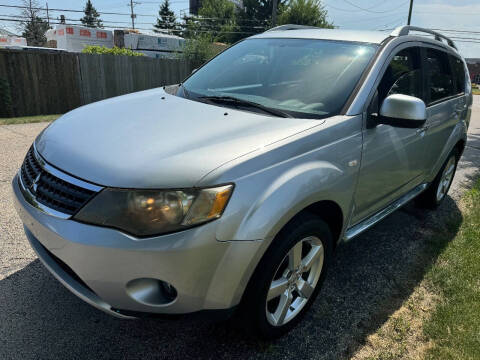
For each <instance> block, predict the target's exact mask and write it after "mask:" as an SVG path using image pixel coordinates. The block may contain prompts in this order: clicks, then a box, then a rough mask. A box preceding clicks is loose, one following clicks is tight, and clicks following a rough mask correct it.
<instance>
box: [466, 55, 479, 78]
mask: <svg viewBox="0 0 480 360" xmlns="http://www.w3.org/2000/svg"><path fill="white" fill-rule="evenodd" d="M465 61H466V62H467V67H468V72H469V73H470V80H471V81H472V83H474V84H480V59H474V58H470V59H465Z"/></svg>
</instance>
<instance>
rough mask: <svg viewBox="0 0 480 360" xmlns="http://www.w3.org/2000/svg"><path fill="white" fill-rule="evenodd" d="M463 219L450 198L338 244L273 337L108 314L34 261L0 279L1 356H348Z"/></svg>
mask: <svg viewBox="0 0 480 360" xmlns="http://www.w3.org/2000/svg"><path fill="white" fill-rule="evenodd" d="M461 222H462V215H461V212H460V210H459V209H458V207H457V204H456V203H455V201H453V200H452V199H451V198H450V197H448V198H447V199H446V200H445V202H444V203H443V204H442V206H441V207H440V208H439V209H438V210H437V211H426V210H422V209H419V208H416V207H415V206H414V205H413V204H408V205H407V206H406V207H404V208H403V209H402V210H400V211H397V212H396V213H394V214H392V215H391V216H390V217H388V218H387V219H385V220H384V221H382V222H381V223H380V224H378V225H377V226H375V227H374V228H372V229H370V230H369V231H367V232H365V233H364V234H362V235H360V236H359V237H357V238H356V239H354V240H352V241H350V242H349V243H344V244H341V245H340V246H339V247H338V248H337V251H336V256H335V259H334V260H333V262H332V265H331V267H330V270H329V273H328V276H327V279H326V281H325V284H324V287H323V289H322V290H321V292H320V294H319V296H318V298H317V300H316V301H315V303H314V304H313V306H312V308H311V310H310V311H309V312H308V313H307V315H306V316H305V318H304V321H303V322H302V323H301V324H300V325H299V326H297V327H296V328H295V329H293V330H292V332H291V333H289V334H287V335H286V336H284V337H283V338H281V339H278V340H276V341H273V342H262V341H257V340H255V339H252V338H250V337H248V336H246V335H244V334H243V333H242V332H241V331H239V330H237V329H236V326H233V325H232V323H233V322H234V321H232V322H230V323H228V322H227V323H218V324H215V323H208V322H204V321H200V320H193V319H188V318H186V319H180V320H175V321H166V320H158V319H149V320H138V321H130V320H119V319H116V318H113V317H111V316H109V315H106V314H104V313H102V312H100V311H98V310H96V309H94V308H92V307H90V306H89V305H87V304H85V303H83V302H82V301H81V300H79V299H77V298H76V297H75V296H74V295H72V294H71V293H70V292H69V291H68V290H66V289H65V288H64V287H63V286H62V285H61V284H60V283H59V282H57V281H56V280H55V279H54V278H53V276H52V275H50V274H49V273H48V271H47V270H46V269H45V268H44V267H43V266H42V264H41V263H40V262H39V260H35V261H33V262H32V263H30V264H29V265H28V266H26V267H25V268H23V269H22V270H20V271H18V272H16V273H14V274H12V275H11V276H9V277H7V278H5V279H3V280H1V281H0V301H1V302H2V303H3V309H5V311H4V312H3V313H1V314H0V358H5V359H7V358H8V359H10V358H22V359H30V358H35V359H38V358H48V359H54V358H68V359H74V358H94V359H103V358H110V359H113V358H115V359H118V358H142V359H150V358H168V359H177V358H178V359H187V358H215V359H218V358H242V359H244V358H270V357H279V356H281V357H282V358H299V357H305V358H311V357H315V358H319V359H342V358H349V357H350V356H351V355H352V354H353V353H354V352H355V350H356V349H358V347H359V346H361V345H362V344H363V343H364V342H365V340H366V337H367V336H368V335H369V334H371V333H372V332H375V331H376V330H377V329H378V328H379V327H380V326H381V325H382V324H383V323H384V322H385V321H386V320H387V319H388V318H389V316H390V315H391V314H392V313H393V312H395V311H396V310H397V309H398V308H399V307H400V306H401V305H402V303H403V302H404V301H405V300H406V299H407V298H408V297H409V295H410V294H411V293H412V291H413V290H414V288H415V287H416V286H417V285H418V283H419V282H420V281H421V279H422V278H423V276H424V274H425V272H426V271H428V269H429V267H430V265H431V264H432V262H434V261H435V259H436V258H437V256H438V255H439V254H440V253H441V252H442V250H443V248H444V247H445V246H446V245H447V244H448V242H449V241H450V240H451V239H452V238H453V237H454V236H455V233H456V232H457V230H458V228H459V226H460V224H461ZM439 233H441V234H442V235H441V236H438V234H439ZM432 244H433V246H432Z"/></svg>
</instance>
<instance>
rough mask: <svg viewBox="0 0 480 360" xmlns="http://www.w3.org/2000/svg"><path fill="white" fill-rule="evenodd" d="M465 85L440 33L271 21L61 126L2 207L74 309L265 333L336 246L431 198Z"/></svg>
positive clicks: (463, 108)
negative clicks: (80, 305) (204, 321)
mask: <svg viewBox="0 0 480 360" xmlns="http://www.w3.org/2000/svg"><path fill="white" fill-rule="evenodd" d="M414 33H416V35H415V34H414ZM425 35H433V36H431V38H429V37H426V36H425ZM470 89H471V84H470V80H469V78H468V76H467V70H466V65H465V62H464V60H463V59H462V57H461V56H460V55H459V53H458V51H457V49H456V47H455V45H454V44H453V42H452V41H451V40H449V39H448V38H445V37H444V36H443V35H441V34H438V33H435V32H432V31H429V30H425V29H420V28H415V27H401V28H398V29H396V30H395V31H394V32H392V33H391V34H385V33H383V32H361V31H341V30H324V29H316V28H305V27H298V26H293V25H287V26H281V27H278V28H275V29H273V30H270V31H267V32H265V33H263V34H260V35H256V36H253V37H250V38H248V39H246V40H244V41H241V42H239V43H238V44H236V45H234V46H232V47H231V48H229V49H228V50H226V51H224V52H223V53H221V54H220V55H218V56H217V57H215V58H214V59H213V60H211V61H210V62H208V63H207V64H205V65H204V66H203V67H201V68H200V69H199V70H198V71H196V72H194V73H193V74H192V75H191V76H190V77H189V78H188V79H187V80H185V82H184V83H183V84H180V85H177V86H173V87H169V88H164V89H153V90H148V91H143V92H139V93H135V94H131V95H126V96H121V97H116V98H113V99H109V100H105V101H101V102H98V103H94V104H91V105H88V106H84V107H81V108H78V109H76V110H74V111H72V112H70V113H68V114H66V115H64V116H62V117H61V118H60V119H58V120H57V121H55V122H54V123H52V124H51V125H50V126H49V127H48V128H46V129H45V130H44V131H43V132H42V133H41V134H40V135H39V136H38V138H37V139H36V140H35V142H34V144H33V145H32V147H31V149H30V150H29V151H28V154H27V156H26V158H25V161H24V163H23V165H22V168H21V169H20V171H19V173H18V175H17V176H15V179H14V180H13V191H14V193H15V199H16V208H17V210H18V213H19V215H20V217H21V219H22V221H23V223H24V225H25V232H26V235H27V238H28V240H29V241H30V243H31V245H32V247H33V248H34V250H35V251H36V252H37V254H38V257H39V258H40V260H41V261H42V262H43V263H44V265H45V266H46V267H47V268H48V270H50V271H51V272H52V273H53V275H54V276H55V277H56V278H57V279H58V280H59V281H60V282H62V283H63V284H64V285H65V286H66V287H67V288H68V289H69V290H71V291H72V292H73V293H74V294H76V295H77V296H79V297H80V298H82V299H83V300H85V301H86V302H88V303H89V304H91V305H93V306H95V307H97V308H99V309H101V310H103V311H105V312H107V313H110V314H112V315H115V316H118V317H122V318H135V317H141V316H144V315H145V314H186V313H197V312H199V313H203V314H205V313H206V314H208V315H209V316H211V315H212V313H215V315H220V316H228V315H230V314H232V313H233V312H234V310H235V312H236V313H237V314H241V316H240V317H239V318H240V319H241V320H242V321H244V323H245V326H247V328H248V329H250V331H252V332H254V333H255V334H258V335H260V336H263V337H265V338H272V337H275V336H279V335H281V334H282V333H284V332H285V331H287V330H288V329H290V328H292V327H293V326H294V325H295V324H296V323H297V322H298V321H299V320H300V318H301V316H302V315H303V314H304V313H305V312H306V311H307V309H308V308H309V306H311V305H312V303H313V301H314V299H315V297H316V295H317V294H318V292H319V290H320V287H321V284H322V282H323V280H324V278H325V273H326V270H327V266H328V264H329V262H330V260H331V258H332V255H333V253H334V250H335V248H336V247H337V245H338V244H339V243H340V242H341V241H349V240H351V239H352V238H354V237H355V236H356V235H358V234H360V233H361V232H362V231H364V230H366V229H368V228H369V227H371V226H372V225H374V224H375V223H377V222H378V221H380V220H381V219H383V218H384V217H386V216H387V215H389V214H390V213H392V212H393V211H394V210H396V209H398V208H399V207H401V206H402V205H404V204H405V203H406V202H408V201H410V200H412V199H413V198H417V200H418V203H419V204H421V205H424V206H427V207H430V208H435V207H436V206H438V205H439V204H440V203H441V202H442V200H443V199H444V198H445V196H446V193H447V192H448V189H449V187H450V184H451V183H452V179H453V176H454V173H455V169H456V166H457V162H458V160H459V158H460V156H461V154H462V152H463V150H464V147H465V142H466V133H467V128H468V124H469V119H470V113H471V103H472V96H471V90H470Z"/></svg>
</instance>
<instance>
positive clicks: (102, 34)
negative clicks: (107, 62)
mask: <svg viewBox="0 0 480 360" xmlns="http://www.w3.org/2000/svg"><path fill="white" fill-rule="evenodd" d="M45 35H46V37H47V41H51V40H55V41H56V44H57V46H56V47H57V49H64V50H67V51H71V52H81V51H82V50H83V48H84V47H85V46H88V45H98V46H105V47H107V48H112V47H113V32H112V31H110V30H105V29H97V28H90V27H85V26H77V25H56V26H55V28H54V29H50V30H48V31H47V32H46V34H45Z"/></svg>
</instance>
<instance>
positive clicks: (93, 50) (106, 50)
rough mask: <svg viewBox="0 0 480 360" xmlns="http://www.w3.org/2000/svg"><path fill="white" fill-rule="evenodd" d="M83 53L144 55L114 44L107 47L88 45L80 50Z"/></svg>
mask: <svg viewBox="0 0 480 360" xmlns="http://www.w3.org/2000/svg"><path fill="white" fill-rule="evenodd" d="M82 53H84V54H109V55H123V56H145V54H142V53H139V52H136V51H133V50H131V49H127V48H119V47H116V46H114V47H113V48H107V47H105V46H98V45H88V46H85V47H84V48H83V50H82Z"/></svg>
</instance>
